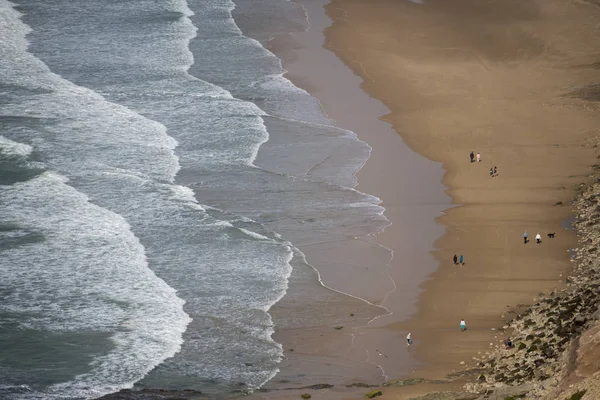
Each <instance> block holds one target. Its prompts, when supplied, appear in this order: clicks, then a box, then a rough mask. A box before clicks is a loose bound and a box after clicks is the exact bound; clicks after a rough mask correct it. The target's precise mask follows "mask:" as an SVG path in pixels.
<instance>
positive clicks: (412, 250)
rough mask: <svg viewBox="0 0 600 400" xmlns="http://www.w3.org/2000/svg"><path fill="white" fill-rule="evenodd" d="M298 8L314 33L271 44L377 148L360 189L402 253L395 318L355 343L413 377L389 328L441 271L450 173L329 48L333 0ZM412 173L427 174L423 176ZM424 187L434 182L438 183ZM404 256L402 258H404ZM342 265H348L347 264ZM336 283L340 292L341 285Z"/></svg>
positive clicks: (373, 324) (400, 337) (380, 320)
mask: <svg viewBox="0 0 600 400" xmlns="http://www.w3.org/2000/svg"><path fill="white" fill-rule="evenodd" d="M296 3H298V4H300V5H301V6H302V7H303V8H304V9H305V11H306V12H307V16H308V19H309V24H310V29H309V30H308V31H307V32H294V33H291V34H284V35H279V36H276V37H274V38H273V39H272V40H271V41H269V42H268V44H267V48H268V49H269V50H270V51H272V52H273V53H274V54H275V55H277V57H278V58H280V59H281V60H282V63H283V65H284V68H285V69H286V71H287V73H286V74H285V75H284V76H285V77H286V78H287V79H289V80H290V81H292V83H294V85H296V86H298V87H301V88H303V89H304V90H306V91H308V92H309V93H310V94H311V95H312V96H314V97H315V98H317V99H318V100H319V102H320V103H321V107H322V109H323V111H324V112H325V113H326V114H327V115H328V116H329V117H330V118H332V119H333V120H335V121H336V126H337V127H339V128H343V129H348V130H351V131H353V132H354V133H356V134H357V136H358V139H359V140H362V141H363V142H366V143H367V144H368V145H369V146H370V147H371V154H370V157H369V158H368V160H367V161H366V162H365V164H364V165H363V167H362V168H361V169H360V170H358V171H357V172H356V173H355V176H356V177H357V181H358V186H357V188H356V189H357V190H360V191H362V192H364V193H367V194H369V195H374V196H377V197H379V198H380V199H381V201H382V202H381V206H382V207H384V208H385V212H384V215H385V216H386V218H387V219H388V220H389V221H390V225H389V226H387V227H386V228H385V229H384V231H382V232H379V233H376V234H373V235H372V236H373V237H372V239H370V240H372V241H373V243H376V244H377V245H379V246H382V247H384V248H386V249H390V250H391V251H392V252H393V254H394V256H393V258H392V259H391V260H390V261H389V262H388V265H387V269H388V270H389V272H390V278H391V279H392V280H393V282H394V285H395V286H396V287H395V288H394V290H392V291H391V292H389V293H388V294H387V295H386V296H384V298H383V299H382V301H381V303H377V304H379V305H381V306H384V307H386V308H387V309H388V310H389V313H387V314H383V315H380V316H378V317H376V318H375V319H373V320H371V321H369V322H368V323H367V325H366V326H357V327H356V328H354V332H353V336H354V341H353V343H352V344H353V347H356V346H358V347H362V348H363V349H364V350H365V351H366V354H365V355H364V358H365V361H367V362H369V360H371V359H375V362H377V363H379V364H380V366H381V370H382V373H384V374H385V375H386V377H387V378H389V377H394V376H397V375H405V374H408V373H410V371H412V370H413V369H414V367H415V366H416V361H415V360H414V358H413V356H412V354H411V353H410V352H406V351H405V348H404V346H403V344H404V336H405V335H406V333H404V334H402V333H399V332H397V331H396V330H389V329H387V328H386V327H387V325H388V324H390V323H393V322H398V321H402V320H404V319H406V318H407V317H408V316H409V315H411V314H413V313H414V312H415V311H416V309H415V306H414V304H415V302H416V297H417V295H418V293H419V291H420V289H419V284H420V283H421V282H423V281H424V280H425V279H426V277H427V275H428V274H429V273H430V272H432V271H433V270H435V268H437V263H436V262H435V260H434V259H433V257H432V256H431V255H430V251H431V250H432V243H433V242H434V241H435V239H436V238H437V237H439V236H441V235H442V233H443V228H442V227H441V226H440V225H439V224H437V223H436V222H435V221H434V217H435V216H437V215H439V213H440V212H442V210H444V209H446V208H447V207H449V206H450V203H449V200H448V197H447V195H446V194H445V193H444V189H445V188H444V187H443V186H442V184H441V183H437V182H440V180H441V176H442V169H441V167H440V165H439V164H438V163H434V162H431V161H429V160H427V159H425V158H423V157H422V156H420V155H418V154H417V153H415V152H414V151H412V150H411V149H409V148H408V147H407V146H406V145H405V144H404V142H403V141H402V138H401V137H400V136H398V135H397V134H396V132H395V131H394V130H393V129H392V127H391V125H390V124H389V123H387V122H385V121H382V120H381V119H379V117H380V116H381V115H383V114H385V113H387V112H388V109H387V108H386V107H385V106H384V105H383V104H382V103H381V102H380V101H379V100H377V99H375V98H373V97H371V96H369V95H368V94H367V93H366V92H364V91H363V90H362V89H361V87H360V82H361V79H360V78H359V77H357V76H356V75H355V74H354V73H353V72H352V71H351V70H350V69H349V68H348V67H347V66H345V65H344V64H343V63H342V62H341V60H339V59H338V58H337V56H335V55H334V54H333V53H331V52H330V51H329V50H327V49H325V48H323V44H324V40H325V38H324V34H323V30H324V29H325V28H327V27H328V26H329V24H330V20H329V18H328V17H327V15H326V14H325V10H324V7H325V5H326V4H327V3H328V1H325V0H322V1H319V2H307V1H303V0H296ZM411 168H417V169H418V170H419V171H420V172H418V173H417V174H415V173H414V171H411ZM396 171H399V172H396ZM409 171H411V172H409ZM394 181H396V182H394ZM423 182H426V183H427V182H431V185H428V184H425V185H424V184H423ZM434 182H436V184H434ZM407 188H408V189H410V190H406V189H407ZM415 233H416V234H415ZM303 251H304V250H303ZM321 251H323V252H324V253H325V254H324V257H323V260H324V261H325V260H326V259H327V258H329V259H330V258H331V256H332V254H335V251H334V249H331V248H324V249H321ZM328 253H329V254H328ZM398 254H399V255H401V256H402V257H397V256H396V255H398ZM313 255H314V254H310V253H309V254H307V258H309V260H310V259H311V256H313ZM336 258H339V255H337V256H336ZM378 260H380V259H378V258H377V257H376V256H374V255H373V254H371V255H368V254H367V257H361V262H364V263H365V265H367V266H368V265H370V264H369V263H371V264H376V263H377V262H378ZM346 262H353V260H347V261H346ZM339 268H343V264H342V265H340V267H339ZM367 268H368V267H367ZM326 283H327V282H326ZM358 284H360V282H358ZM328 286H331V287H333V288H334V289H335V288H336V284H335V282H332V283H329V284H328ZM276 307H277V306H275V308H276ZM275 321H277V320H276V319H275ZM320 335H321V336H320V337H319V338H318V339H317V340H318V341H322V342H326V341H327V339H322V335H325V336H327V331H326V330H324V331H323V333H321V334H320ZM275 337H276V340H277V341H279V342H281V343H283V344H284V347H286V344H287V343H290V340H289V338H286V337H285V335H282V334H281V331H279V332H278V333H276V336H275ZM308 342H309V343H310V345H311V346H315V347H317V348H319V351H323V347H327V345H325V346H322V345H319V344H316V343H315V340H309V341H308ZM292 343H293V342H292ZM399 343H402V346H399V345H398V344H399ZM293 346H295V345H293ZM336 350H338V353H337V355H336V354H334V357H336V358H343V357H344V352H345V351H347V350H345V349H344V348H338V349H336ZM339 350H342V352H339ZM325 351H327V350H325ZM287 356H288V357H291V359H290V360H289V364H292V363H293V357H294V355H293V354H292V355H290V354H289V353H288V354H287ZM286 367H287V368H289V365H288V366H286V363H285V362H284V364H283V366H282V371H284V370H285V369H286ZM284 375H285V374H284ZM361 378H362V379H361ZM346 381H347V382H353V381H354V382H356V381H359V382H360V381H365V382H372V380H371V379H370V378H368V377H367V376H362V377H361V376H355V377H354V379H350V380H348V379H346ZM273 386H274V385H273V384H272V383H269V384H267V387H273ZM329 394H331V393H329Z"/></svg>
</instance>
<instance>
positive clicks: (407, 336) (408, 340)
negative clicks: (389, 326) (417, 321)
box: [406, 332, 412, 346]
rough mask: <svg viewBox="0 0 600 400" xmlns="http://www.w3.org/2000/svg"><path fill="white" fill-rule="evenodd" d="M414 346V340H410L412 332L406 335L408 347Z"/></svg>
mask: <svg viewBox="0 0 600 400" xmlns="http://www.w3.org/2000/svg"><path fill="white" fill-rule="evenodd" d="M411 344H412V339H411V338H410V332H408V335H406V345H407V346H410V345H411Z"/></svg>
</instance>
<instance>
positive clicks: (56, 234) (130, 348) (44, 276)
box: [0, 173, 190, 398]
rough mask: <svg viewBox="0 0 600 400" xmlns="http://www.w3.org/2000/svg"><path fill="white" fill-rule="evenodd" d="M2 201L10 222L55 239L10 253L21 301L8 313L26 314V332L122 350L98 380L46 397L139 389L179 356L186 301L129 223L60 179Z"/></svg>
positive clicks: (103, 360) (5, 265)
mask: <svg viewBox="0 0 600 400" xmlns="http://www.w3.org/2000/svg"><path fill="white" fill-rule="evenodd" d="M17 199H18V200H19V201H15V200H17ZM0 200H1V201H2V203H3V204H5V206H4V207H3V208H2V210H1V211H0V216H1V217H2V220H4V221H11V222H12V223H14V224H16V225H18V226H19V227H21V228H22V229H26V230H29V231H32V232H39V233H41V234H43V235H44V237H45V238H46V240H44V241H41V242H39V243H35V244H31V245H29V246H28V247H27V248H19V247H17V248H13V249H11V250H6V251H5V252H4V253H3V259H2V261H1V262H0V270H1V272H2V276H3V284H5V285H8V286H9V287H11V288H12V289H13V290H14V293H13V294H11V295H9V296H7V297H6V298H5V299H4V301H3V305H2V307H4V308H5V309H6V310H7V311H9V312H18V313H19V314H20V315H21V318H22V320H20V322H19V324H20V325H21V327H22V328H28V329H34V330H37V331H42V332H43V331H51V332H79V331H97V332H107V333H111V338H112V340H113V342H114V349H113V350H112V351H110V352H109V353H107V354H105V355H102V356H100V357H97V358H96V359H94V361H93V362H92V364H91V371H90V372H88V373H85V374H82V375H79V376H77V377H76V378H75V379H74V380H73V381H70V382H66V383H62V384H56V385H53V386H52V387H51V388H50V389H49V390H48V392H47V393H46V395H45V396H46V398H61V397H64V396H72V395H73V393H80V394H82V395H83V394H85V397H91V396H97V395H101V394H104V393H108V392H111V391H114V390H117V389H119V388H122V387H127V386H130V385H131V384H133V382H135V381H137V380H139V379H140V378H142V377H143V376H144V375H145V374H146V373H147V372H148V371H150V370H151V369H152V368H154V367H155V366H156V365H158V364H159V363H160V362H162V361H163V360H164V359H166V358H168V357H172V356H173V355H174V354H175V353H176V352H177V351H179V349H180V346H181V344H182V336H181V335H182V333H183V332H184V331H185V329H186V326H187V324H188V323H189V322H190V318H189V317H188V316H187V314H186V313H185V312H184V311H183V303H184V302H183V300H181V299H179V298H178V297H177V295H176V293H175V290H174V289H173V288H171V287H169V286H168V285H167V284H166V283H165V282H164V281H163V280H162V279H160V278H158V277H157V276H156V275H155V274H154V273H153V272H152V271H151V270H150V269H149V268H148V264H147V261H146V257H145V254H144V248H143V247H142V245H141V244H140V242H139V240H138V239H137V238H136V237H135V236H134V235H133V234H132V233H131V230H130V227H129V225H128V224H127V222H126V221H125V220H123V218H121V217H119V216H118V215H116V214H114V213H111V212H109V211H107V210H104V209H102V208H99V207H97V206H94V205H92V204H90V203H89V201H88V198H87V196H85V195H83V194H81V193H79V192H77V191H76V190H75V189H73V188H72V187H70V186H68V185H66V184H65V183H64V180H63V179H60V176H58V175H57V174H52V173H44V174H42V175H40V176H38V177H36V178H34V179H31V180H29V181H27V182H22V183H16V184H14V185H11V186H8V187H6V188H5V189H3V190H2V191H1V192H0ZM32 253H33V254H36V255H37V257H36V258H32V257H31V254H32ZM23 263H25V264H26V265H21V264H23ZM48 299H51V302H47V301H46V300H48ZM74 302H76V303H74ZM77 303H78V304H79V306H76V304H77ZM121 304H125V305H126V308H123V306H121ZM34 310H35V311H37V312H36V313H34V314H32V313H31V312H32V311H34ZM40 311H41V312H40ZM27 315H29V317H26V316H27ZM15 398H17V397H15Z"/></svg>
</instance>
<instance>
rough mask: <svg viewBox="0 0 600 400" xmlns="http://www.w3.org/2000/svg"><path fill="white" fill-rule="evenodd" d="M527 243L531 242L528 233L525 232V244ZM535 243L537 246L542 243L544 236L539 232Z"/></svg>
mask: <svg viewBox="0 0 600 400" xmlns="http://www.w3.org/2000/svg"><path fill="white" fill-rule="evenodd" d="M527 242H529V235H528V234H527V231H525V233H524V234H523V244H527ZM535 242H536V243H537V244H540V243H542V235H540V234H539V232H538V233H537V234H536V235H535Z"/></svg>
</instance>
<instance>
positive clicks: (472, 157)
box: [469, 152, 481, 162]
mask: <svg viewBox="0 0 600 400" xmlns="http://www.w3.org/2000/svg"><path fill="white" fill-rule="evenodd" d="M469 157H471V162H475V160H477V162H481V154H479V153H477V155H475V153H473V152H471V154H470V155H469Z"/></svg>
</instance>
